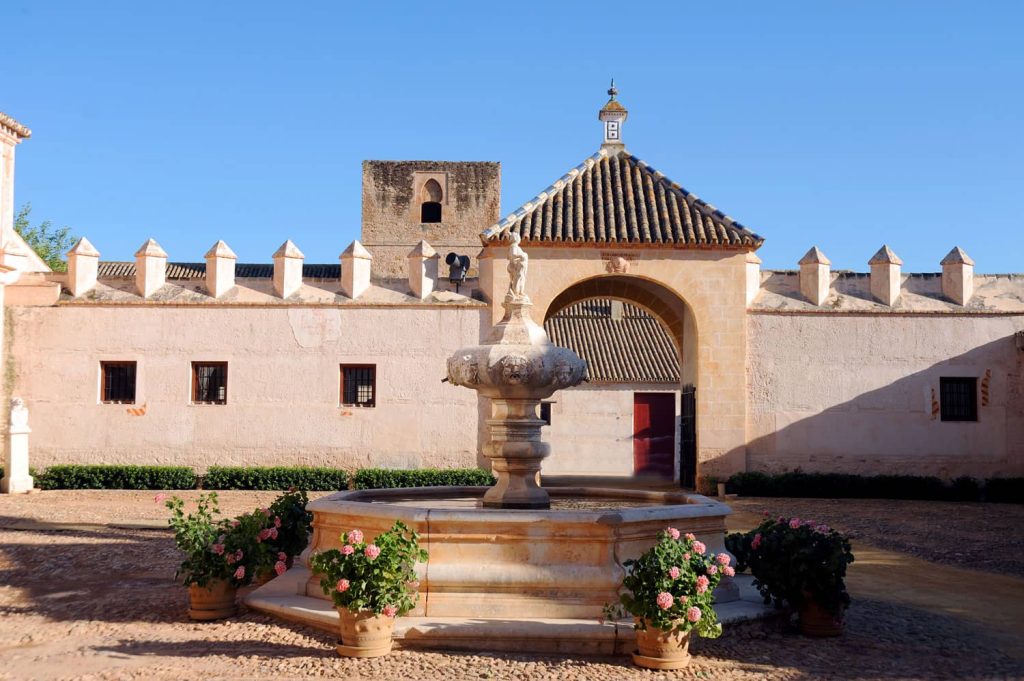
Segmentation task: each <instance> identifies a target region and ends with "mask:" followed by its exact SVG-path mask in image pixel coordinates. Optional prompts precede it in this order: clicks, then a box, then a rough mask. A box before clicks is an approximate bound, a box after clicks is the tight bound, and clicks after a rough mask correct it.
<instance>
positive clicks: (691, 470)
mask: <svg viewBox="0 0 1024 681" xmlns="http://www.w3.org/2000/svg"><path fill="white" fill-rule="evenodd" d="M679 485H680V487H686V488H688V489H693V488H694V487H696V486H697V388H696V387H694V386H693V385H691V384H687V385H684V386H683V391H682V399H681V400H680V405H679Z"/></svg>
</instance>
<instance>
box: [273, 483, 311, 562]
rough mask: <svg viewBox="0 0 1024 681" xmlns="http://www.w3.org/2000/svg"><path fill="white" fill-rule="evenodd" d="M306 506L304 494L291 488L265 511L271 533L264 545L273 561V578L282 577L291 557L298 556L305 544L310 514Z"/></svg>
mask: <svg viewBox="0 0 1024 681" xmlns="http://www.w3.org/2000/svg"><path fill="white" fill-rule="evenodd" d="M307 503H309V498H308V497H307V495H306V492H305V490H297V489H295V488H294V487H292V488H291V489H289V490H288V491H287V492H285V493H284V494H282V495H281V496H279V497H278V498H277V499H275V500H274V503H272V504H271V505H270V506H269V508H268V509H267V510H268V511H269V513H270V515H269V518H270V521H271V523H272V527H273V528H274V530H275V532H274V536H272V537H270V538H269V541H268V542H267V544H268V546H269V548H270V553H271V555H272V556H273V560H274V566H273V570H274V573H275V574H277V575H282V574H284V572H285V571H286V570H287V569H288V568H290V567H291V566H292V563H293V562H294V560H295V556H297V555H299V554H300V553H302V552H303V551H304V550H305V549H306V545H307V544H308V543H309V531H310V525H311V523H312V522H313V514H312V513H310V512H309V511H307V510H306V504H307ZM268 529H269V528H268Z"/></svg>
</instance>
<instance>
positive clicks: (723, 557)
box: [715, 553, 732, 565]
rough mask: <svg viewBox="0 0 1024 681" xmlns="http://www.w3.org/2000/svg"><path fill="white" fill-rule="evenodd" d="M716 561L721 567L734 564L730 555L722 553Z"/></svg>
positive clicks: (716, 557)
mask: <svg viewBox="0 0 1024 681" xmlns="http://www.w3.org/2000/svg"><path fill="white" fill-rule="evenodd" d="M715 560H717V561H718V564H719V565H728V564H729V563H731V562H732V558H730V557H729V554H728V553H720V554H718V555H717V556H715Z"/></svg>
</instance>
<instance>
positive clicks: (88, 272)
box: [67, 236, 100, 298]
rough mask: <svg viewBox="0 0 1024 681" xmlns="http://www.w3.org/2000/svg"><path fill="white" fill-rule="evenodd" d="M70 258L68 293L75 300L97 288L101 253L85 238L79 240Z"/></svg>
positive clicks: (73, 247)
mask: <svg viewBox="0 0 1024 681" xmlns="http://www.w3.org/2000/svg"><path fill="white" fill-rule="evenodd" d="M67 256H68V291H70V292H71V295H73V296H74V297H75V298H78V297H80V296H84V295H85V294H86V293H88V292H89V291H91V290H93V289H94V288H96V277H97V275H98V274H99V269H100V252H99V251H97V250H96V247H95V246H93V245H92V244H91V243H90V242H89V240H88V239H86V238H85V237H84V236H83V237H82V238H81V239H79V240H78V241H77V242H76V243H75V245H74V246H72V247H71V250H70V251H68V253H67Z"/></svg>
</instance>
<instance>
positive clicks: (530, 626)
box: [245, 567, 777, 655]
mask: <svg viewBox="0 0 1024 681" xmlns="http://www.w3.org/2000/svg"><path fill="white" fill-rule="evenodd" d="M308 578H309V571H308V570H307V569H305V568H302V567H294V568H292V569H291V570H289V571H288V572H287V573H285V574H284V575H282V576H280V577H277V578H276V579H273V580H271V581H270V582H269V583H267V584H266V585H264V586H262V587H260V588H259V589H256V590H255V591H253V592H252V593H250V594H249V595H248V596H246V597H245V604H246V605H247V606H248V607H250V608H252V609H254V610H258V611H260V612H265V613H267V614H269V615H272V616H275V617H279V618H281V619H284V620H287V621H290V622H296V623H299V624H304V625H307V626H311V627H315V628H317V629H322V630H324V631H328V632H331V633H337V631H338V627H339V624H338V613H337V611H336V610H335V609H334V607H333V606H332V604H331V602H330V601H327V600H324V599H322V598H313V597H311V596H306V595H300V593H301V591H302V589H304V588H305V585H306V583H307V581H308ZM736 583H737V586H738V587H739V596H740V597H739V599H738V600H735V601H732V602H730V603H722V604H720V605H716V606H715V611H716V612H717V613H718V619H719V621H721V622H722V624H723V625H724V626H726V627H727V626H729V625H730V624H736V623H739V622H746V621H751V620H756V619H763V618H766V617H770V616H772V615H774V614H775V613H776V612H777V611H776V610H774V609H773V608H770V607H766V606H765V605H764V604H763V602H762V601H761V597H760V596H759V595H758V594H757V591H756V590H755V589H754V587H753V585H752V584H751V578H750V577H749V576H748V575H737V576H736ZM395 640H396V641H398V643H399V645H401V646H403V647H410V648H427V649H434V650H475V651H500V652H532V653H572V654H586V655H625V654H628V653H630V652H632V650H633V645H634V644H633V641H634V634H633V622H632V620H631V619H629V620H619V621H617V622H599V621H598V620H597V618H595V619H592V620H585V619H509V618H504V619H488V618H465V617H400V618H398V620H397V621H396V622H395Z"/></svg>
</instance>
